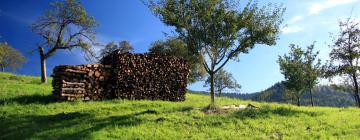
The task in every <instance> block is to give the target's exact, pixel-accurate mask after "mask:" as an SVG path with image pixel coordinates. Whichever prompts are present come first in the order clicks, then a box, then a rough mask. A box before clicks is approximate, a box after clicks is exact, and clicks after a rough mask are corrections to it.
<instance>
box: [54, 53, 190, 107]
mask: <svg viewBox="0 0 360 140" xmlns="http://www.w3.org/2000/svg"><path fill="white" fill-rule="evenodd" d="M188 73H189V69H188V67H187V64H186V61H185V60H183V59H179V58H177V57H174V56H166V55H157V54H130V53H124V54H120V53H118V52H117V51H114V52H112V53H111V54H109V55H108V56H106V57H104V58H103V59H102V60H101V64H91V65H90V64H89V65H79V66H57V67H55V69H54V73H53V74H54V75H53V77H54V78H53V87H54V91H53V94H54V95H55V96H56V97H57V98H58V99H62V100H75V99H81V100H101V99H113V98H122V99H149V100H167V101H183V100H185V92H186V86H187V76H188Z"/></svg>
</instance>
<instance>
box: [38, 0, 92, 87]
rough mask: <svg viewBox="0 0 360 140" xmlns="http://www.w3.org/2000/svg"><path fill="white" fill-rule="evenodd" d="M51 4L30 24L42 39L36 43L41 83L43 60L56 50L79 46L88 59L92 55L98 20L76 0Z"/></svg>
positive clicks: (43, 79) (43, 76)
mask: <svg viewBox="0 0 360 140" xmlns="http://www.w3.org/2000/svg"><path fill="white" fill-rule="evenodd" d="M51 6H52V9H51V10H48V11H47V12H46V13H45V14H44V15H43V16H42V17H40V18H39V19H38V20H37V21H35V23H34V24H33V25H32V29H33V32H35V33H37V34H39V35H40V36H41V37H42V39H43V42H42V43H41V44H39V47H38V50H39V53H40V62H41V81H42V82H43V83H46V82H47V80H46V62H45V61H46V59H48V58H49V57H51V56H53V55H54V54H55V53H56V51H57V50H71V49H74V48H80V49H81V50H82V51H83V52H85V56H86V58H87V59H91V58H92V57H93V56H95V53H94V51H93V49H92V44H93V43H94V42H95V27H96V26H97V23H96V21H95V19H94V17H92V16H89V15H88V14H87V13H86V11H85V9H84V7H83V6H82V5H81V4H80V2H78V1H76V0H66V1H61V2H54V3H52V4H51Z"/></svg>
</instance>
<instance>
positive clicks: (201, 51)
mask: <svg viewBox="0 0 360 140" xmlns="http://www.w3.org/2000/svg"><path fill="white" fill-rule="evenodd" d="M148 5H149V7H150V8H151V9H152V11H153V12H154V13H155V15H156V16H158V17H159V18H160V20H161V21H163V22H164V23H165V24H166V25H169V26H174V27H175V31H176V32H177V34H178V35H179V37H180V38H181V39H182V40H184V42H185V43H186V44H187V47H188V48H189V50H190V51H191V52H192V53H194V54H196V55H198V56H200V62H201V64H202V65H203V67H204V69H205V71H206V72H207V73H208V74H209V76H210V79H211V82H210V83H211V84H210V88H211V90H210V94H211V104H210V108H216V107H215V93H214V74H216V73H217V72H218V71H219V70H220V69H221V68H223V67H224V66H225V64H227V62H228V61H229V60H231V59H232V60H237V59H238V56H239V54H241V53H248V52H249V50H250V49H252V48H253V47H254V46H255V44H265V45H274V44H275V43H276V40H277V39H278V34H279V32H280V25H281V23H282V21H283V20H282V15H283V12H284V10H285V9H284V8H282V7H281V6H277V5H272V4H268V5H266V6H263V7H259V6H258V3H257V2H256V1H255V2H254V1H248V2H247V4H244V5H242V4H240V3H239V2H235V1H232V0H208V1H203V0H180V1H179V0H158V1H156V0H153V1H150V3H148Z"/></svg>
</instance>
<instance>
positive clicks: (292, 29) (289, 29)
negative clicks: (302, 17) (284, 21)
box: [281, 25, 304, 34]
mask: <svg viewBox="0 0 360 140" xmlns="http://www.w3.org/2000/svg"><path fill="white" fill-rule="evenodd" d="M303 30H304V28H303V27H300V26H297V25H293V26H286V27H284V28H282V30H281V32H282V33H283V34H290V33H297V32H301V31H303Z"/></svg>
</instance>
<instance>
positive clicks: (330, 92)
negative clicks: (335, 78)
mask: <svg viewBox="0 0 360 140" xmlns="http://www.w3.org/2000/svg"><path fill="white" fill-rule="evenodd" d="M198 93H200V92H198ZM202 93H203V94H206V92H202ZM284 94H285V85H284V84H283V83H281V82H279V83H276V84H274V85H273V86H271V87H270V88H268V89H266V90H264V91H261V92H256V93H249V94H238V93H226V94H224V95H223V96H226V97H232V98H240V99H243V100H253V101H264V102H278V103H291V102H292V101H291V100H289V99H286V98H285V96H284ZM313 95H314V103H315V105H316V106H336V107H346V106H354V105H355V101H354V97H353V96H352V94H351V93H347V92H342V91H337V90H334V89H333V88H332V87H330V86H324V85H321V86H318V87H315V89H313ZM310 104H311V102H310V94H309V93H305V94H304V96H303V97H302V99H301V105H310Z"/></svg>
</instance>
